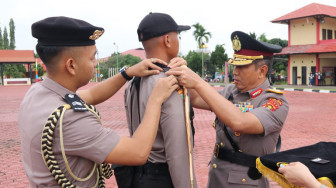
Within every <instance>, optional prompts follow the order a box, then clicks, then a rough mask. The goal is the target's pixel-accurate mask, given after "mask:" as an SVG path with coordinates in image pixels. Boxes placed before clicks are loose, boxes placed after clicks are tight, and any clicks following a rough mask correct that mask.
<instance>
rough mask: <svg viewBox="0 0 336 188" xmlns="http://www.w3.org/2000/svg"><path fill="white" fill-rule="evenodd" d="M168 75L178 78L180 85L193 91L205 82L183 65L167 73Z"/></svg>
mask: <svg viewBox="0 0 336 188" xmlns="http://www.w3.org/2000/svg"><path fill="white" fill-rule="evenodd" d="M166 75H175V76H178V78H177V80H178V82H179V84H180V85H182V86H185V87H187V88H192V89H196V87H197V86H198V85H200V83H201V82H202V81H203V80H202V78H201V77H199V76H198V75H197V74H196V73H195V72H194V71H192V70H191V69H189V68H188V67H187V66H183V65H182V66H181V67H176V68H173V69H170V70H169V71H168V72H166Z"/></svg>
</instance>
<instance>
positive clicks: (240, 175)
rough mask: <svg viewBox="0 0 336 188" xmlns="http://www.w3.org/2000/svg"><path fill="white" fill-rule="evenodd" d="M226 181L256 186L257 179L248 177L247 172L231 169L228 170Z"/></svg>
mask: <svg viewBox="0 0 336 188" xmlns="http://www.w3.org/2000/svg"><path fill="white" fill-rule="evenodd" d="M228 182H229V183H232V184H239V185H252V186H258V184H259V180H252V179H251V178H249V177H248V175H247V172H240V171H231V172H229V178H228Z"/></svg>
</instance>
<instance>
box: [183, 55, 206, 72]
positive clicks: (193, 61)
mask: <svg viewBox="0 0 336 188" xmlns="http://www.w3.org/2000/svg"><path fill="white" fill-rule="evenodd" d="M203 56H204V57H203V58H204V66H205V67H207V64H206V62H207V61H209V60H210V56H209V54H203ZM184 59H185V60H186V61H187V62H188V67H189V68H190V69H191V70H193V71H194V72H196V73H197V74H199V75H201V74H202V53H199V52H195V51H189V52H188V54H187V56H185V57H184ZM209 68H210V67H209Z"/></svg>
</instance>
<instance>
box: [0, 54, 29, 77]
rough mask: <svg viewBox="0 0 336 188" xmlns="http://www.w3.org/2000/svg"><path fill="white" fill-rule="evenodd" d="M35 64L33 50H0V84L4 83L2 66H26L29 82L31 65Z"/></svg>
mask: <svg viewBox="0 0 336 188" xmlns="http://www.w3.org/2000/svg"><path fill="white" fill-rule="evenodd" d="M34 63H35V56H34V50H0V66H1V67H0V74H1V84H3V83H4V75H3V70H4V68H3V67H4V65H5V64H27V68H28V73H29V77H30V83H32V82H31V65H32V64H34Z"/></svg>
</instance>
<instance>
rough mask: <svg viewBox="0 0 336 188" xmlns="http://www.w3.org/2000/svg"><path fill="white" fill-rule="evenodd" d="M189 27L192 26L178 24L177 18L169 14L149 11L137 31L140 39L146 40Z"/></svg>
mask: <svg viewBox="0 0 336 188" xmlns="http://www.w3.org/2000/svg"><path fill="white" fill-rule="evenodd" d="M189 29H190V26H187V25H177V23H176V22H175V20H174V19H173V18H172V17H171V16H170V15H168V14H163V13H149V14H148V15H147V16H145V17H144V18H143V19H142V21H141V22H140V24H139V27H138V30H137V33H138V38H139V41H145V40H148V39H150V38H153V37H158V36H162V35H164V34H167V33H169V32H172V31H185V30H189Z"/></svg>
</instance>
